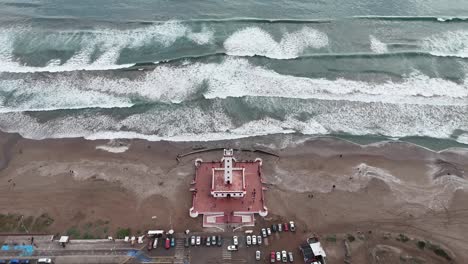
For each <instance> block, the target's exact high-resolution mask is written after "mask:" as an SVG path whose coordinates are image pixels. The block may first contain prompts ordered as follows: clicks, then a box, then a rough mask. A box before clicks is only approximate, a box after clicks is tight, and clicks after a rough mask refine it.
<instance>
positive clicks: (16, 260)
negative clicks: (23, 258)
mask: <svg viewBox="0 0 468 264" xmlns="http://www.w3.org/2000/svg"><path fill="white" fill-rule="evenodd" d="M10 264H19V259H12V260H10Z"/></svg>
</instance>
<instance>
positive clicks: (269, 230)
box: [267, 227, 271, 236]
mask: <svg viewBox="0 0 468 264" xmlns="http://www.w3.org/2000/svg"><path fill="white" fill-rule="evenodd" d="M267 235H269V236H271V228H269V227H268V228H267Z"/></svg>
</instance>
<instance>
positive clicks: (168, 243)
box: [164, 237, 171, 249]
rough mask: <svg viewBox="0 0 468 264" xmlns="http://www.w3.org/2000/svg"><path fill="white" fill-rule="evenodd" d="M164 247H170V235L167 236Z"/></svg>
mask: <svg viewBox="0 0 468 264" xmlns="http://www.w3.org/2000/svg"><path fill="white" fill-rule="evenodd" d="M164 247H165V248H166V249H169V248H170V247H171V240H170V239H169V238H168V237H166V242H165V243H164Z"/></svg>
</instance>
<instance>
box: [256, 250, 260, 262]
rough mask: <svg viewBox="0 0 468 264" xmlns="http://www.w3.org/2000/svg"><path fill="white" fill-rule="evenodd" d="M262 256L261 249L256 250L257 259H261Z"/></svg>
mask: <svg viewBox="0 0 468 264" xmlns="http://www.w3.org/2000/svg"><path fill="white" fill-rule="evenodd" d="M260 258H261V253H260V250H257V251H255V259H256V260H260Z"/></svg>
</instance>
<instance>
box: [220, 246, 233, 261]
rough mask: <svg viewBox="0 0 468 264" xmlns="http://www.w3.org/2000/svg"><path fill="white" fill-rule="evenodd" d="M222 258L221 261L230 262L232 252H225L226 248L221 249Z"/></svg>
mask: <svg viewBox="0 0 468 264" xmlns="http://www.w3.org/2000/svg"><path fill="white" fill-rule="evenodd" d="M222 256H223V260H225V261H226V260H231V259H232V252H231V251H229V250H227V247H223V250H222Z"/></svg>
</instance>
